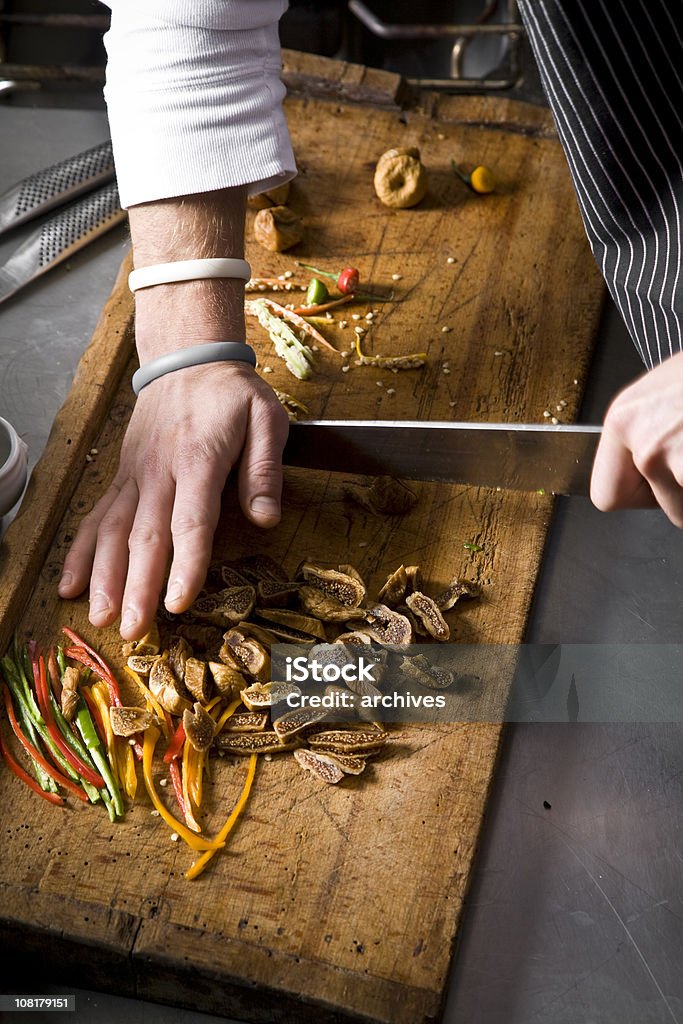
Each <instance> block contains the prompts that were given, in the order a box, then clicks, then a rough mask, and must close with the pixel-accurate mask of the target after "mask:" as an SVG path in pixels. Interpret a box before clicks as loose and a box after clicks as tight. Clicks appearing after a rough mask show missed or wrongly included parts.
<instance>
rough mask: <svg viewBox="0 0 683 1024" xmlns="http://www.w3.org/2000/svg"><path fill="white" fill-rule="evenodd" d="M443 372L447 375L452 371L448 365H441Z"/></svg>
mask: <svg viewBox="0 0 683 1024" xmlns="http://www.w3.org/2000/svg"><path fill="white" fill-rule="evenodd" d="M441 372H442V373H445V374H446V375H448V374H449V373H450V372H451V371H450V370H449V368H448V367H447V366H442V367H441Z"/></svg>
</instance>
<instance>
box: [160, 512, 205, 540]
mask: <svg viewBox="0 0 683 1024" xmlns="http://www.w3.org/2000/svg"><path fill="white" fill-rule="evenodd" d="M214 529H215V523H214V522H213V519H212V517H210V516H209V515H208V514H207V513H206V512H200V511H193V510H188V511H180V512H174V514H173V519H172V522H171V531H172V533H173V536H174V537H176V538H180V537H187V536H188V535H192V534H203V533H213V531H214Z"/></svg>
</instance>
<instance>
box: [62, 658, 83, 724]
mask: <svg viewBox="0 0 683 1024" xmlns="http://www.w3.org/2000/svg"><path fill="white" fill-rule="evenodd" d="M80 679H81V673H80V671H79V670H78V669H77V668H75V667H74V666H73V665H69V667H68V668H67V669H66V670H65V672H64V675H63V676H62V695H61V697H60V703H61V706H62V714H63V715H64V717H65V718H66V720H67V722H73V720H74V715H75V714H76V708H77V707H78V702H79V700H80V697H81V695H80V693H79V690H78V684H79V682H80Z"/></svg>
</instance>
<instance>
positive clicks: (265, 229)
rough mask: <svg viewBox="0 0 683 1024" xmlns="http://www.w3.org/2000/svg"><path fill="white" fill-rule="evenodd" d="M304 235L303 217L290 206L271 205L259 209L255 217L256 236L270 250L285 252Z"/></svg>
mask: <svg viewBox="0 0 683 1024" xmlns="http://www.w3.org/2000/svg"><path fill="white" fill-rule="evenodd" d="M303 236H304V226H303V224H302V222H301V218H300V217H297V215H296V214H295V213H294V212H293V211H292V210H290V209H289V207H288V206H271V207H269V208H268V209H267V210H259V212H258V213H257V214H256V217H255V218H254V237H255V239H256V241H257V242H259V244H260V245H262V246H263V248H264V249H268V250H269V251H270V252H284V250H285V249H291V248H292V246H293V245H296V244H297V242H300V241H301V239H302V238H303Z"/></svg>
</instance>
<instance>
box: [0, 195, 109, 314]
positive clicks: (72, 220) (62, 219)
mask: <svg viewBox="0 0 683 1024" xmlns="http://www.w3.org/2000/svg"><path fill="white" fill-rule="evenodd" d="M125 217H126V212H125V210H122V209H121V206H120V203H119V192H118V188H117V187H116V183H115V182H112V183H111V184H110V185H105V186H104V188H100V189H98V190H97V191H95V192H91V193H90V194H89V195H87V196H85V197H84V198H83V199H79V200H77V201H76V202H74V203H71V205H70V206H67V207H65V209H63V210H60V212H59V213H58V214H56V215H55V216H54V217H50V219H49V220H47V221H46V222H45V223H44V224H43V225H42V226H41V227H40V228H38V229H37V230H36V231H34V232H33V233H32V234H31V235H30V236H29V237H28V238H27V239H26V241H25V242H23V243H22V244H21V245H20V246H19V248H18V249H16V250H15V252H13V253H12V255H11V256H10V258H9V259H8V260H7V262H6V263H5V264H4V266H3V267H1V268H0V302H2V301H4V299H7V298H9V296H10V295H13V294H14V292H16V291H18V289H19V288H21V287H23V285H25V284H27V283H28V282H29V281H32V280H33V278H35V277H38V276H39V275H40V274H43V273H45V271H46V270H49V269H50V268H51V267H54V266H56V265H57V264H58V263H61V262H62V261H63V260H65V259H68V258H69V256H72V255H73V253H75V252H78V250H79V249H82V248H83V246H85V245H87V244H88V243H89V242H92V241H93V239H95V238H97V237H98V236H99V235H103V234H104V233H105V231H109V229H110V228H113V227H114V225H115V224H119V223H120V222H121V221H122V220H124V219H125Z"/></svg>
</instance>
